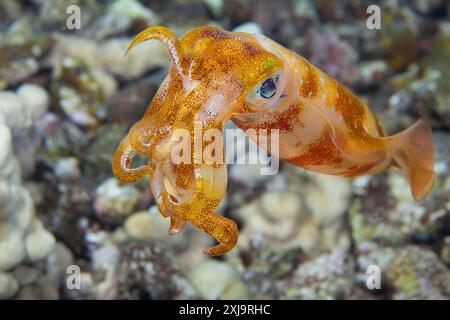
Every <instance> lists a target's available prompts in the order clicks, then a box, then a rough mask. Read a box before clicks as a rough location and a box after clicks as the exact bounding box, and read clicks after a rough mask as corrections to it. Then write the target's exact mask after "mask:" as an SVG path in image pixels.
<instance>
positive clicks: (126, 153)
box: [113, 136, 153, 183]
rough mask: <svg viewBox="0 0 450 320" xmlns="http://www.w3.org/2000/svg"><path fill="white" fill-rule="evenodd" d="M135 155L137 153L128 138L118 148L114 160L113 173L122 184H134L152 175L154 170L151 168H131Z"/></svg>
mask: <svg viewBox="0 0 450 320" xmlns="http://www.w3.org/2000/svg"><path fill="white" fill-rule="evenodd" d="M135 155H136V151H135V150H134V149H133V148H132V146H131V144H130V141H129V139H128V136H127V137H125V138H124V139H123V140H122V142H121V143H120V145H119V146H118V147H117V150H116V152H115V154H114V159H113V164H114V165H113V173H114V176H116V178H117V180H119V181H120V182H121V183H133V182H136V181H138V180H140V179H142V178H143V177H144V176H146V175H150V176H151V175H152V172H153V170H152V168H151V167H149V166H140V167H137V168H132V167H131V163H132V161H133V158H134V156H135Z"/></svg>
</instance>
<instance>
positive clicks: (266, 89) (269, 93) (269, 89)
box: [258, 77, 278, 99]
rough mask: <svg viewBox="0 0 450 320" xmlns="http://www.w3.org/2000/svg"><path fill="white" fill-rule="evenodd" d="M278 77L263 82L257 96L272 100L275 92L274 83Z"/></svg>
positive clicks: (275, 85) (275, 86)
mask: <svg viewBox="0 0 450 320" xmlns="http://www.w3.org/2000/svg"><path fill="white" fill-rule="evenodd" d="M277 80H278V77H276V78H275V77H274V78H269V79H267V80H266V81H264V82H263V84H262V85H261V87H260V88H259V89H258V94H259V95H260V96H261V97H263V98H266V99H269V98H272V97H273V96H274V95H275V93H276V92H277V84H276V81H277Z"/></svg>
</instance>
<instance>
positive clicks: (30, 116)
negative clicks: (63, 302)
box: [0, 84, 55, 297]
mask: <svg viewBox="0 0 450 320" xmlns="http://www.w3.org/2000/svg"><path fill="white" fill-rule="evenodd" d="M47 106H48V96H47V93H46V92H45V90H44V89H42V88H41V87H39V86H36V85H31V84H27V85H23V86H21V87H20V88H19V89H18V92H17V93H13V92H6V91H2V92H0V271H7V270H10V269H12V268H14V267H15V266H16V265H18V264H19V263H21V262H22V261H23V260H25V259H28V261H36V260H39V259H42V258H44V257H45V256H46V255H48V254H49V253H50V252H51V250H53V247H54V245H55V239H54V237H53V235H52V234H51V233H49V232H48V231H46V230H45V229H44V227H43V226H42V223H41V222H40V221H39V220H38V219H37V218H36V217H35V210H34V204H33V201H32V198H31V196H30V193H29V191H28V190H27V189H26V188H25V187H24V186H23V182H22V179H21V172H20V171H21V169H20V166H19V164H18V160H17V158H16V156H15V154H14V151H13V145H12V144H13V142H12V141H13V139H12V132H16V131H20V130H21V129H24V128H27V127H29V126H30V125H31V124H32V123H33V121H34V120H36V119H37V118H38V117H40V116H41V115H42V114H43V112H45V110H46V109H47ZM2 279H3V280H4V281H3V282H4V285H5V288H4V289H5V290H6V288H8V290H6V291H4V292H3V293H2V294H3V296H5V297H6V296H10V295H11V294H14V292H15V290H12V289H14V287H15V285H14V283H16V282H14V280H11V279H10V276H9V275H8V276H7V275H6V273H4V274H3V278H2Z"/></svg>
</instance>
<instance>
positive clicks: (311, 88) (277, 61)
mask: <svg viewBox="0 0 450 320" xmlns="http://www.w3.org/2000/svg"><path fill="white" fill-rule="evenodd" d="M149 39H157V40H160V41H161V42H162V43H164V44H165V45H166V46H167V48H168V50H169V53H170V56H171V58H172V64H171V67H170V70H169V74H168V76H167V78H166V79H165V80H164V81H163V83H162V84H161V87H160V88H159V90H158V92H157V93H156V95H155V97H154V98H153V101H152V102H151V103H150V106H149V107H148V109H147V112H146V113H145V115H144V116H143V118H142V119H141V120H140V121H138V122H137V123H136V124H135V125H133V127H132V128H131V129H130V131H129V133H128V135H127V136H126V137H125V138H124V140H123V141H122V142H121V144H120V145H119V147H118V148H117V151H116V153H115V156H114V161H113V171H114V175H115V176H116V177H117V179H118V180H119V181H120V182H122V183H132V182H135V181H137V180H139V179H141V178H142V177H144V176H146V175H149V176H150V179H151V188H152V193H153V195H154V197H155V199H156V203H157V205H158V208H159V210H160V212H161V214H162V215H163V216H164V217H170V229H169V234H171V235H173V234H176V233H178V232H180V231H182V230H183V228H184V226H185V224H186V222H187V221H188V222H190V223H192V224H193V225H194V226H196V227H197V228H199V229H201V230H203V231H204V232H206V233H207V234H209V235H211V236H212V237H214V238H215V239H216V240H217V241H218V242H219V243H218V244H217V245H216V246H214V247H212V248H208V249H205V250H204V251H203V252H204V254H207V255H213V256H214V255H221V254H224V253H226V252H228V251H230V250H231V249H233V248H234V246H235V245H236V242H237V239H238V230H237V227H236V223H235V222H234V221H232V220H230V219H228V218H225V217H222V216H220V215H218V214H216V213H215V212H214V210H215V209H216V208H217V207H218V205H219V203H220V201H221V200H222V198H223V196H224V193H225V190H226V185H227V173H226V166H225V165H223V164H222V165H221V164H209V165H208V164H205V163H201V164H195V163H194V161H192V163H193V164H189V165H188V164H180V165H175V164H174V163H173V162H172V161H171V159H170V151H171V149H172V147H173V142H171V141H172V140H171V139H170V137H171V135H172V133H173V131H174V130H175V129H177V128H184V129H188V130H189V131H190V132H191V135H192V136H194V122H195V121H200V122H201V124H202V127H203V130H204V131H205V130H207V129H211V128H215V129H219V130H222V127H223V125H224V123H225V122H226V121H227V120H229V119H231V120H233V121H234V123H235V124H236V125H238V126H239V127H240V128H242V129H244V130H246V129H249V128H253V129H279V143H280V149H279V157H280V158H281V159H284V160H286V161H288V162H290V163H292V164H295V165H297V166H301V167H303V168H305V169H308V170H312V171H316V172H321V173H325V174H332V175H339V176H346V177H354V176H358V175H362V174H374V173H378V172H380V171H383V170H385V169H387V168H388V167H390V166H391V165H394V166H397V167H400V168H401V169H403V170H404V171H405V173H406V175H407V177H408V179H409V182H410V185H411V190H412V194H413V197H414V198H415V199H416V200H420V199H422V198H424V197H425V196H426V195H427V194H428V193H429V192H430V190H431V188H432V186H433V182H434V177H435V174H434V172H433V166H434V147H433V139H432V136H431V131H430V129H429V128H428V127H427V125H426V124H425V123H424V122H422V121H418V122H416V124H414V125H413V126H411V127H410V128H408V129H407V130H405V131H403V132H401V133H399V134H396V135H393V136H386V134H385V132H384V129H383V127H382V126H381V124H380V123H379V122H378V120H377V118H376V117H375V116H374V115H373V114H372V113H371V112H370V110H369V109H368V107H367V106H366V105H365V104H364V103H363V101H362V100H360V99H359V98H358V97H356V96H355V95H354V94H353V93H352V92H351V91H350V90H348V89H347V88H345V87H344V86H342V85H341V84H340V83H338V82H337V81H336V80H334V79H333V78H331V77H330V76H328V75H327V74H325V73H324V72H322V71H320V70H319V69H317V68H316V67H314V66H313V65H311V64H310V63H309V62H308V61H307V60H305V59H304V58H302V57H301V56H299V55H298V54H296V53H295V52H292V51H290V50H288V49H286V48H284V47H282V46H281V45H279V44H277V43H275V42H273V41H271V40H270V39H267V38H265V37H263V36H261V35H252V34H247V33H232V32H227V31H224V30H222V29H219V28H215V27H202V28H197V29H194V30H192V31H190V32H189V33H187V34H186V35H185V36H184V37H183V38H181V39H177V37H176V36H175V34H174V33H173V32H172V31H170V30H169V29H167V28H164V27H150V28H148V29H146V30H144V31H143V32H141V33H140V34H139V35H138V36H137V37H136V38H135V39H134V40H133V42H132V43H131V44H130V46H129V48H128V50H130V49H131V48H132V47H134V46H135V45H137V44H138V43H140V42H142V41H145V40H149ZM149 58H151V57H149ZM275 75H278V78H279V79H278V82H277V88H276V93H275V95H274V96H273V97H270V98H267V99H266V98H264V97H262V96H261V95H259V94H258V89H259V88H260V87H261V84H262V83H263V82H264V81H265V80H266V79H268V78H270V77H273V76H275ZM269 138H270V135H269ZM193 139H194V137H193V138H192V141H194V140H193ZM269 145H270V144H269ZM136 153H139V154H142V155H147V156H148V157H149V159H150V160H149V164H148V165H147V166H141V167H138V168H132V166H131V162H132V159H133V156H134V155H135V154H136ZM192 157H195V152H192Z"/></svg>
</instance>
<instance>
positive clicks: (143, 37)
mask: <svg viewBox="0 0 450 320" xmlns="http://www.w3.org/2000/svg"><path fill="white" fill-rule="evenodd" d="M151 39H155V40H159V41H161V42H162V43H163V44H164V45H165V46H166V47H167V49H168V51H169V54H170V56H171V58H172V62H173V64H174V65H175V67H176V69H177V71H178V73H179V74H180V76H184V75H186V73H187V72H186V71H187V67H188V62H187V58H186V56H185V54H184V51H183V49H182V46H181V44H180V41H179V40H178V38H177V36H176V35H175V33H173V31H171V30H169V29H167V28H165V27H162V26H153V27H149V28H147V29H145V30H144V31H142V32H140V33H139V34H138V35H137V36H136V37H135V38H134V39H133V41H132V42H131V43H130V45H129V46H128V48H127V50H126V51H125V55H126V54H127V53H128V52H129V51H130V50H131V49H132V48H133V47H135V46H136V45H138V44H139V43H141V42H143V41H147V40H151Z"/></svg>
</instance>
